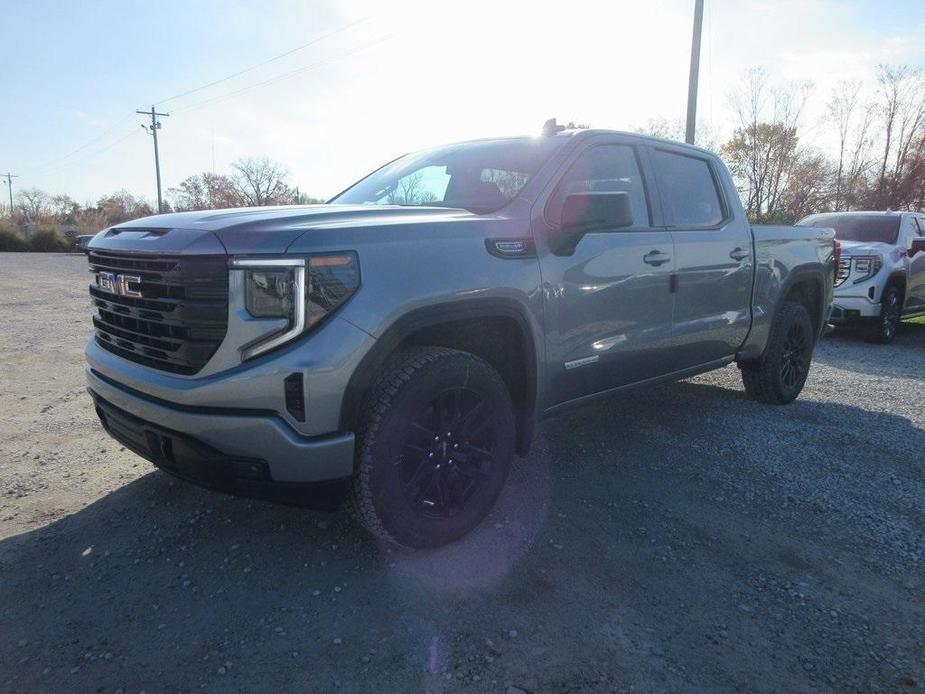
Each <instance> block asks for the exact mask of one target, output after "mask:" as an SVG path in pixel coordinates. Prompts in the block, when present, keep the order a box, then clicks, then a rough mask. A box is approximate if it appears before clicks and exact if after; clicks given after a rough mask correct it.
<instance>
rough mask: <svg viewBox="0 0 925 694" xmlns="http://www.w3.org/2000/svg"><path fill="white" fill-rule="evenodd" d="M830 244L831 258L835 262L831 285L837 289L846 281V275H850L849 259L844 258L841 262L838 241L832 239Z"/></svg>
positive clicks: (839, 243)
mask: <svg viewBox="0 0 925 694" xmlns="http://www.w3.org/2000/svg"><path fill="white" fill-rule="evenodd" d="M832 244H833V249H832V257H833V259H834V262H835V272H834V274H833V277H832V284H834V285H835V286H836V287H837V286H838V285H840V284H841V283H842V282H844V281H845V280H846V279H848V275H850V274H851V258H845V259H844V262H842V257H841V242H840V241H839V240H838V239H833V240H832Z"/></svg>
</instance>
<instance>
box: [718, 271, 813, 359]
mask: <svg viewBox="0 0 925 694" xmlns="http://www.w3.org/2000/svg"><path fill="white" fill-rule="evenodd" d="M827 274H828V273H827V272H826V268H825V266H824V265H823V264H821V263H807V264H806V265H800V266H799V267H796V268H794V269H793V270H791V271H790V272H788V273H787V276H786V277H785V278H784V282H783V284H781V286H780V289H779V290H778V292H777V296H776V297H775V299H774V306H773V310H772V314H771V316H770V319H769V320H768V321H766V322H765V323H764V324H762V325H760V326H756V325H755V323H754V316H753V318H752V328H751V330H750V331H749V333H748V335H747V336H746V338H745V342H744V343H743V344H742V347H741V348H740V349H739V352H738V353H737V354H736V361H738V362H743V361H752V360H755V359H760V358H761V357H762V355H763V354H764V350H765V348H766V347H767V343H768V340H767V336H768V334H769V333H770V329H771V325H772V324H773V321H774V318H775V317H776V316H777V315H778V313H779V312H780V309H781V307H782V306H783V304H784V302H785V301H786V299H787V296H788V295H789V294H790V291H791V290H792V289H793V288H794V286H796V285H797V284H798V283H801V282H806V281H810V282H812V283H813V285H814V286H815V288H816V290H817V291H818V292H819V297H820V301H821V304H822V305H821V306H820V307H819V312H818V315H814V316H813V321H814V323H815V326H814V327H815V330H816V335H817V338H818V336H820V335H822V331H823V329H824V328H825V321H826V318H827V309H828V307H829V305H830V304H831V296H830V295H829V294H826V290H825V278H826V276H827ZM752 300H753V301H754V298H753V299H752ZM752 310H753V311H754V306H753V307H752ZM762 333H763V334H762ZM758 339H760V340H761V342H760V345H756V344H755V341H756V340H758ZM759 348H760V351H759Z"/></svg>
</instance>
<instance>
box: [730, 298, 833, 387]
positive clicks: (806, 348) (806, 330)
mask: <svg viewBox="0 0 925 694" xmlns="http://www.w3.org/2000/svg"><path fill="white" fill-rule="evenodd" d="M815 338H816V336H815V334H814V331H813V322H812V319H811V318H810V315H809V311H807V310H806V307H805V306H803V304H798V303H796V302H794V301H788V302H786V303H785V304H784V305H783V306H782V307H781V308H780V310H779V312H778V314H777V317H776V318H775V320H774V324H773V325H772V326H771V334H770V335H769V337H768V345H767V347H766V348H765V351H764V355H763V356H762V357H761V359H760V360H758V361H757V362H749V363H742V364H740V365H739V368H740V369H741V370H742V382H743V383H744V384H745V392H746V393H747V394H748V396H749V397H750V398H752V399H753V400H757V401H758V402H763V403H767V404H770V405H785V404H787V403H788V402H791V401H793V400H795V399H796V397H797V396H798V395H799V394H800V391H802V390H803V385H804V384H805V383H806V377H807V376H808V375H809V366H810V363H811V362H812V357H813V347H814V346H815V341H816V339H815Z"/></svg>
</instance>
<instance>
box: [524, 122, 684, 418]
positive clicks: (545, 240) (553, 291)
mask: <svg viewBox="0 0 925 694" xmlns="http://www.w3.org/2000/svg"><path fill="white" fill-rule="evenodd" d="M563 170H564V173H563V174H562V175H561V177H560V178H559V179H558V181H556V182H555V183H554V184H552V185H554V190H552V192H551V193H550V194H549V196H548V197H547V198H545V199H541V200H539V201H538V203H537V205H538V209H539V214H537V213H535V214H534V237H535V239H536V245H537V253H538V256H539V260H540V268H541V272H542V275H543V287H544V292H545V297H544V298H545V318H546V362H547V369H546V371H547V374H548V375H549V378H548V382H549V396H548V398H547V400H548V401H547V402H546V403H545V404H546V406H547V407H549V406H553V405H555V404H559V403H562V402H566V401H569V400H574V399H577V398H581V397H583V396H587V395H591V394H593V393H597V392H601V391H605V390H608V389H611V388H615V387H618V386H622V385H626V384H629V383H633V382H637V381H642V380H645V379H647V378H651V377H653V376H657V375H660V374H663V373H666V372H669V371H671V370H672V368H671V359H670V357H669V355H668V353H667V352H668V349H669V347H670V341H671V319H672V303H673V295H672V293H671V273H672V271H673V270H674V247H673V243H672V238H671V233H670V232H669V231H667V230H666V229H664V228H663V227H660V226H657V224H656V222H657V221H658V220H657V219H655V218H654V216H653V215H654V214H655V213H657V211H656V210H655V208H654V206H653V205H651V204H650V202H651V198H650V192H649V191H650V188H651V185H652V182H651V181H650V180H647V179H646V177H645V175H644V173H643V172H644V167H643V166H642V159H641V152H640V149H639V147H637V146H636V145H635V144H633V143H632V142H631V141H629V140H624V139H622V138H619V137H613V136H602V137H599V138H595V139H593V140H590V141H589V142H588V143H587V145H586V146H585V147H584V148H583V149H581V150H580V151H578V152H576V153H573V156H572V157H571V158H570V159H569V160H568V161H567V162H566V163H565V164H564V165H563ZM588 192H623V193H626V194H627V195H628V196H629V200H630V203H631V209H632V216H633V224H632V225H631V226H629V227H625V228H621V229H613V230H610V229H608V230H604V231H598V232H594V233H587V234H585V235H584V236H583V237H582V238H581V239H580V241H579V242H578V243H577V245H576V246H575V247H574V248H573V249H570V250H569V251H567V252H562V251H558V254H557V252H554V251H553V250H552V248H551V247H550V244H549V239H550V238H551V237H553V236H554V235H556V234H559V233H561V232H562V230H561V228H560V224H559V222H560V218H561V211H562V206H563V203H564V201H565V198H566V197H567V196H568V195H570V194H573V193H588Z"/></svg>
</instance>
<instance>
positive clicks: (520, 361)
mask: <svg viewBox="0 0 925 694" xmlns="http://www.w3.org/2000/svg"><path fill="white" fill-rule="evenodd" d="M511 341H513V345H512V344H511ZM417 345H433V346H441V347H449V348H453V349H459V350H462V351H465V352H470V353H472V354H475V355H476V356H478V357H480V358H482V359H484V360H485V361H486V362H488V363H489V364H490V365H491V366H492V367H493V368H495V369H496V370H497V371H498V373H499V374H500V375H501V378H502V379H503V380H504V382H505V384H506V385H507V387H508V391H509V392H510V394H511V399H512V401H513V402H514V407H515V416H516V421H517V436H516V442H517V452H518V453H519V454H520V455H525V454H526V453H527V452H528V451H529V449H530V443H531V441H532V439H533V430H534V427H535V421H536V394H537V349H536V339H535V337H534V332H533V330H532V329H531V324H530V321H529V319H528V317H527V310H526V308H524V307H523V306H522V305H521V304H519V303H518V302H517V301H515V300H512V299H511V300H508V299H503V298H491V299H462V300H455V301H448V302H442V303H439V304H434V305H430V306H425V307H421V308H418V309H414V310H412V311H409V312H408V313H406V314H404V315H402V316H400V317H399V318H397V319H396V320H395V321H394V322H393V323H392V324H391V325H390V326H389V327H388V328H387V329H386V330H385V331H384V332H383V333H382V335H381V336H380V337H379V338H378V339H377V340H376V342H375V344H374V345H373V347H372V348H371V349H370V351H369V352H368V353H367V354H366V355H365V356H364V357H363V359H362V360H361V361H360V363H359V365H358V366H357V368H356V369H355V370H354V372H353V374H352V375H351V377H350V381H349V382H348V385H347V389H346V392H345V394H344V399H343V403H342V405H341V413H340V422H341V427H340V428H341V429H342V430H344V431H354V430H355V428H356V426H357V423H358V418H359V416H360V410H361V405H362V402H363V398H364V396H365V395H366V393H367V392H368V390H369V388H370V387H372V385H373V383H374V381H375V378H376V375H377V374H378V373H379V372H380V370H381V367H382V366H383V364H385V362H386V361H387V360H388V359H389V357H390V356H391V355H393V354H394V353H395V352H396V351H398V350H400V349H403V348H406V347H411V346H417ZM499 347H501V348H499Z"/></svg>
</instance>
